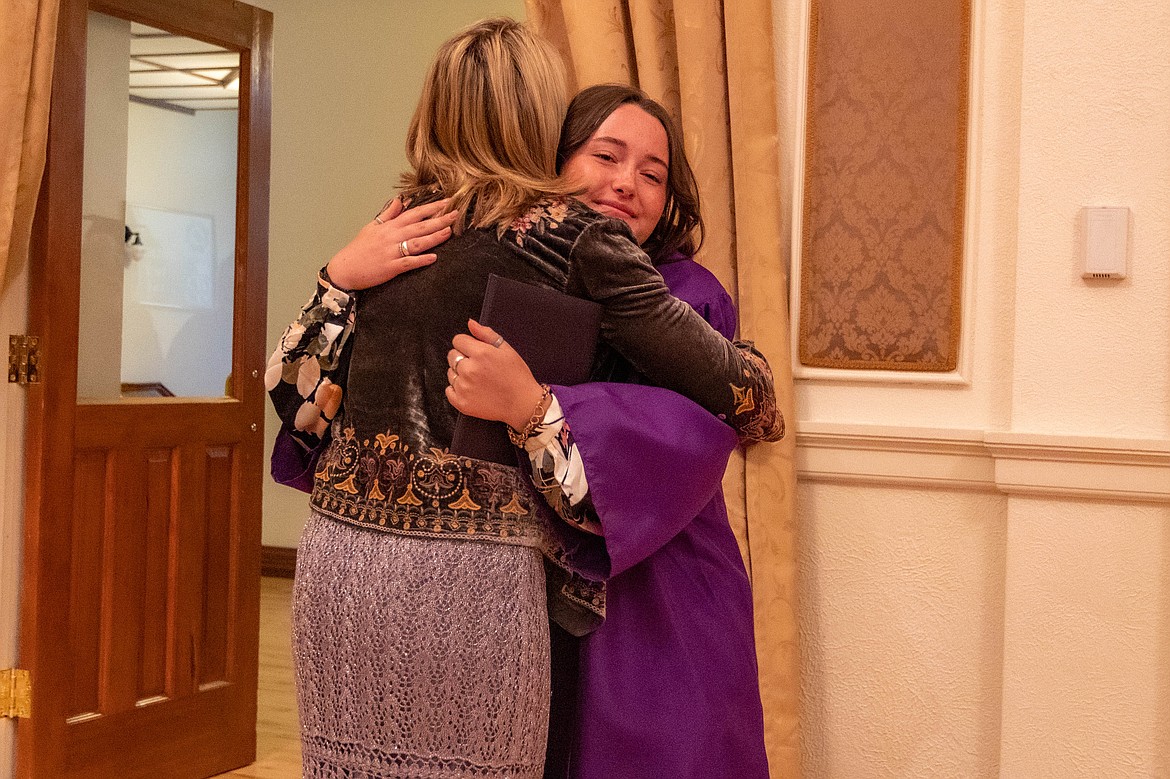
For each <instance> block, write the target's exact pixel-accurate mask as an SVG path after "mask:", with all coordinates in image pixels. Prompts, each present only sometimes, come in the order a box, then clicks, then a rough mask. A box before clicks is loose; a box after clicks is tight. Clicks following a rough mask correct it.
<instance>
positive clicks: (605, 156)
mask: <svg viewBox="0 0 1170 779" xmlns="http://www.w3.org/2000/svg"><path fill="white" fill-rule="evenodd" d="M593 156H594V157H596V158H597V159H599V160H605V161H606V162H617V157H615V156H613V155H612V154H610V153H609V152H607V151H597V152H594V153H593Z"/></svg>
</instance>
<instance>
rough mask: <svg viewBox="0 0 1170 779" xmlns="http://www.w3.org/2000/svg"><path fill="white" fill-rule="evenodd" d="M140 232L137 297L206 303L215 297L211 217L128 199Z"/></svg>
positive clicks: (175, 304)
mask: <svg viewBox="0 0 1170 779" xmlns="http://www.w3.org/2000/svg"><path fill="white" fill-rule="evenodd" d="M126 223H127V225H128V226H129V227H130V229H131V230H133V231H134V232H136V233H138V235H139V239H140V240H141V241H142V246H140V247H138V249H139V253H140V259H139V260H138V268H137V271H138V274H137V275H138V301H139V302H140V303H144V304H146V305H149V306H163V307H165V308H179V309H185V310H199V309H209V308H211V307H212V306H213V305H214V302H215V221H214V220H213V219H212V218H211V217H210V216H204V215H202V214H184V213H180V212H178V211H164V210H162V209H160V208H148V207H146V206H134V205H127V207H126Z"/></svg>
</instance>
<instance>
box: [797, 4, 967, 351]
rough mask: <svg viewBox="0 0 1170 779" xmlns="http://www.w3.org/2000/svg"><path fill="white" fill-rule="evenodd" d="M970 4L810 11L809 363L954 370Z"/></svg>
mask: <svg viewBox="0 0 1170 779" xmlns="http://www.w3.org/2000/svg"><path fill="white" fill-rule="evenodd" d="M970 17H971V6H970V0H918V1H917V2H914V3H904V2H895V1H894V0H866V1H864V2H863V1H862V0H812V16H811V20H812V21H811V30H810V53H809V75H808V78H809V82H808V87H809V93H808V121H807V129H806V132H807V137H806V155H807V158H806V165H805V186H804V221H803V235H802V243H803V251H802V257H801V276H800V279H801V283H800V362H801V363H802V364H804V365H809V366H816V367H828V368H864V369H871V370H872V369H887V370H903V371H951V370H954V369H955V366H956V362H957V353H958V343H959V333H960V314H961V311H960V280H961V276H962V273H961V269H962V262H963V253H962V248H963V210H964V192H965V168H966V137H967V95H968V57H969V49H970Z"/></svg>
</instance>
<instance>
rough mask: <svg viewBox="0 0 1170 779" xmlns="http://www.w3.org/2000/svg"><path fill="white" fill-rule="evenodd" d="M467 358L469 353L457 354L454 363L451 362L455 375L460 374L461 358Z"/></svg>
mask: <svg viewBox="0 0 1170 779" xmlns="http://www.w3.org/2000/svg"><path fill="white" fill-rule="evenodd" d="M466 359H467V355H466V354H457V355H455V362H453V363H452V364H451V370H453V371H454V372H455V375H456V376H458V375H459V361H460V360H466Z"/></svg>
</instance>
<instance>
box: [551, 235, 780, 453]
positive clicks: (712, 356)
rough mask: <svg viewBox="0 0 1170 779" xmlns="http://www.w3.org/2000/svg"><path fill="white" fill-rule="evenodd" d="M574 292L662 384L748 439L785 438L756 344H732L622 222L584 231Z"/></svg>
mask: <svg viewBox="0 0 1170 779" xmlns="http://www.w3.org/2000/svg"><path fill="white" fill-rule="evenodd" d="M569 291H570V292H571V293H574V294H581V295H582V296H584V297H587V298H590V299H591V300H595V301H597V302H598V303H600V304H601V305H602V306H603V308H604V311H603V315H602V337H603V338H605V340H606V341H608V342H609V343H610V344H611V345H612V346H613V347H614V348H615V349H617V351H618V352H620V353H621V354H622V356H623V357H625V358H626V359H627V360H629V361H630V363H631V364H633V366H634V367H635V368H637V369H638V370H639V371H640V372H642V373H643V374H645V375H646V376H647V377H648V378H649V379H650V380H651V381H653V382H654V383H655V384H658V385H660V386H662V387H665V388H667V389H672V390H674V391H676V392H678V393H680V394H681V395H684V396H686V397H688V398H690V399H691V400H693V401H695V402H696V403H698V404H699V405H700V406H702V407H703V408H705V409H707V410H708V411H709V412H711V413H712V414H715V415H716V416H717V417H719V418H720V419H721V420H723V421H724V422H726V423H727V424H729V425H731V427H732V428H733V429H735V431H736V432H737V433H738V434H739V435H740V437H741V438H742V439H744V440H745V441H776V440H779V439H780V438H781V437H783V435H784V418H783V416H782V414H781V412H780V409H779V406H778V404H777V401H776V391H775V387H774V385H773V380H772V371H771V369H770V368H769V367H768V362H767V360H766V359H765V358H764V356H763V355H762V354H760V352H759V351H757V350H756V349H755V347H754V346H753V345H752V344H751V343H750V342H746V341H740V342H731V341H728V340H727V339H726V338H724V337H723V336H722V335H721V334H720V333H719V332H717V331H716V330H715V329H714V328H713V327H712V326H711V325H710V324H708V323H707V322H706V321H705V320H704V319H703V317H702V316H700V315H699V314H698V313H697V312H696V311H695V310H694V309H693V308H691V306H689V305H687V304H686V303H684V302H683V301H682V300H679V299H678V298H676V297H674V296H673V295H671V294H670V291H669V289H668V288H667V286H666V283H665V282H664V281H663V278H662V274H661V273H659V272H658V270H657V269H655V268H654V266H653V264H652V263H651V262H650V258H649V257H647V256H646V254H645V252H643V251H642V250H641V249H639V248H638V247H637V245H636V244H634V242H633V240H632V238H631V236H630V233H629V231H628V228H626V227H625V226H624V225H623V224H622V223H620V222H618V221H616V220H600V221H598V222H595V223H594V224H591V225H589V226H588V227H586V228H585V229H584V230H582V232H581V234H580V236H579V237H578V238H577V241H576V242H575V244H574V246H573V249H572V253H571V255H570V278H569Z"/></svg>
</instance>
